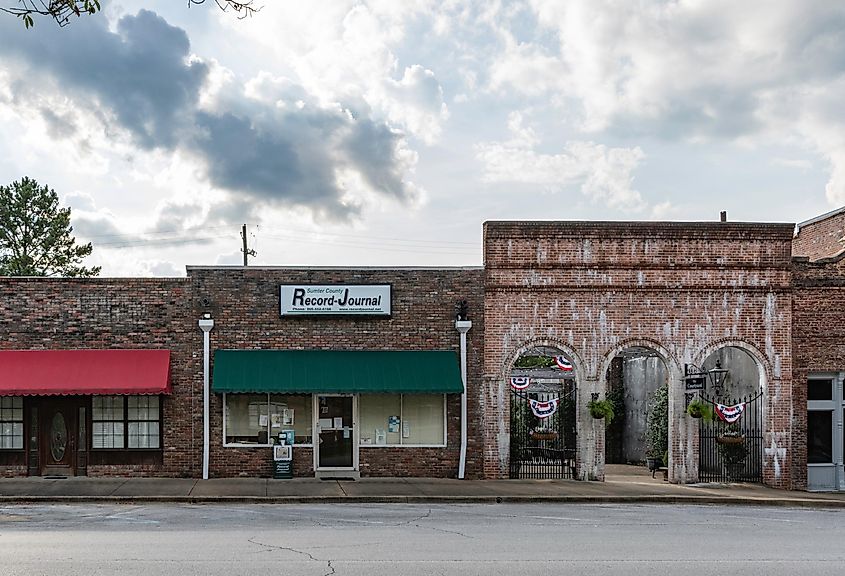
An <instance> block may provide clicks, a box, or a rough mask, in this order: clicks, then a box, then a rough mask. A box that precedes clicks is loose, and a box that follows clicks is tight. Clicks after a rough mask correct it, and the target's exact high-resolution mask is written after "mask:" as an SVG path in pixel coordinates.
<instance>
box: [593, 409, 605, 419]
mask: <svg viewBox="0 0 845 576" xmlns="http://www.w3.org/2000/svg"><path fill="white" fill-rule="evenodd" d="M590 416H592V417H593V418H595V419H596V420H601V419H602V418H604V412H602V411H601V410H590Z"/></svg>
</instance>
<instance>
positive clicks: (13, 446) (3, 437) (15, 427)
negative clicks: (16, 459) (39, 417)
mask: <svg viewBox="0 0 845 576" xmlns="http://www.w3.org/2000/svg"><path fill="white" fill-rule="evenodd" d="M0 450H23V398H21V397H20V396H4V397H0Z"/></svg>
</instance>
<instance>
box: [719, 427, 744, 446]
mask: <svg viewBox="0 0 845 576" xmlns="http://www.w3.org/2000/svg"><path fill="white" fill-rule="evenodd" d="M716 442H717V443H718V444H725V445H735V444H742V443H744V442H745V436H743V434H742V431H741V430H740V429H739V426H737V425H736V424H731V425H730V426H728V427H727V428H725V429H724V430H722V431H721V432H719V434H718V436H716Z"/></svg>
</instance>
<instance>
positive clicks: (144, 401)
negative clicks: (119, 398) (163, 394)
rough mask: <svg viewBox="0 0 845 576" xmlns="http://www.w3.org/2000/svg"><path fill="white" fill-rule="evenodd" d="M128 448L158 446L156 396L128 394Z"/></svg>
mask: <svg viewBox="0 0 845 576" xmlns="http://www.w3.org/2000/svg"><path fill="white" fill-rule="evenodd" d="M126 402H127V409H128V413H127V420H128V421H129V447H130V448H158V447H159V446H160V445H161V444H160V438H161V436H160V431H159V408H158V396H129V397H128V398H127V399H126Z"/></svg>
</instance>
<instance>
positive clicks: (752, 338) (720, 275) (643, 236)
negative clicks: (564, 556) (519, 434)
mask: <svg viewBox="0 0 845 576" xmlns="http://www.w3.org/2000/svg"><path fill="white" fill-rule="evenodd" d="M792 232H793V227H792V226H791V225H782V224H745V223H718V222H487V223H485V225H484V261H485V313H484V318H485V338H484V359H485V366H484V374H485V378H484V380H485V385H484V386H483V387H482V393H481V398H480V400H481V401H482V405H483V407H484V471H485V476H487V477H503V476H504V470H505V468H504V465H503V464H504V463H505V462H506V460H507V452H506V450H503V448H505V447H506V446H507V441H508V438H507V427H506V425H505V424H504V423H503V422H501V420H500V419H499V416H498V413H499V412H500V411H501V410H502V408H504V405H503V404H504V402H503V394H502V386H503V384H504V378H503V377H502V376H503V374H504V371H505V370H506V369H507V367H509V366H510V365H511V363H512V361H513V359H514V358H515V355H516V354H517V351H518V350H519V349H520V348H521V347H523V346H525V345H527V344H528V343H536V342H548V343H549V344H551V345H555V346H557V347H559V348H560V349H561V350H563V351H565V352H566V353H568V354H571V358H572V360H573V362H576V363H577V366H578V371H579V372H578V378H579V387H578V390H579V395H578V404H579V407H578V410H579V419H583V416H584V414H583V413H582V412H581V411H582V410H586V403H587V402H588V401H589V399H590V393H592V392H598V393H603V392H604V390H605V383H604V382H603V378H604V374H603V370H605V369H606V364H607V363H608V362H609V358H612V357H613V356H614V355H615V354H616V351H618V350H619V349H624V348H625V347H627V346H631V345H632V344H633V343H636V342H640V343H642V344H644V345H645V346H647V347H649V348H652V349H654V350H656V351H658V352H659V353H660V354H661V355H662V356H663V358H664V360H665V361H666V363H667V367H668V368H669V371H670V378H671V380H670V381H671V385H670V390H672V394H673V397H672V399H671V400H670V418H671V420H672V422H673V423H675V425H673V429H674V430H675V431H674V432H670V434H671V436H672V439H671V442H672V449H671V455H672V469H671V470H670V477H671V478H672V479H673V480H674V481H677V482H686V481H691V480H692V479H694V478H695V475H696V472H697V469H696V467H695V466H694V465H693V463H692V462H689V458H691V456H688V455H689V454H691V453H692V450H690V447H691V446H692V444H693V443H694V441H695V438H694V436H693V435H692V434H691V429H687V428H688V427H689V426H690V425H689V424H687V423H686V420H689V419H686V418H684V417H683V408H684V395H683V389H682V387H683V379H682V367H683V364H684V363H690V362H693V361H694V359H698V358H699V356H700V355H701V354H702V353H703V351H704V350H707V349H708V348H709V347H711V346H713V345H715V344H717V343H718V344H721V345H725V343H726V342H728V341H738V342H764V343H765V346H763V347H759V348H755V350H756V357H757V358H758V359H759V360H760V361H761V364H762V365H763V366H764V367H765V369H766V371H767V372H769V373H771V375H769V374H767V377H768V378H767V383H768V388H769V391H770V396H773V395H774V390H777V394H778V401H779V402H782V404H778V408H777V409H778V410H781V412H783V414H788V413H789V410H790V409H791V404H792V390H791V370H792V366H791V362H792V360H791V342H790V340H789V334H790V330H791V321H792V318H791V298H790V293H789V290H790V274H791V242H792ZM770 403H771V401H770ZM770 420H771V419H770ZM774 422H775V424H774V428H773V429H772V434H771V437H772V438H771V439H772V440H773V441H774V444H773V446H774V447H773V450H774V452H773V453H775V454H781V452H780V451H781V450H782V449H783V448H782V445H783V443H784V442H785V443H786V444H787V445H788V443H789V441H791V434H790V426H791V424H789V423H787V421H786V419H781V420H777V419H775V420H774ZM591 427H592V423H590V425H589V426H586V425H581V426H580V428H579V445H580V444H582V443H583V444H584V445H585V446H589V447H590V448H585V450H586V452H584V453H580V454H579V455H580V456H581V463H582V465H583V468H582V469H581V470H580V471H579V477H580V478H583V479H602V478H603V461H602V460H603V458H602V457H601V456H600V453H601V451H602V450H603V435H602V432H601V431H600V430H591V429H590V428H591ZM591 434H592V435H591ZM778 466H780V467H781V468H783V467H784V466H788V464H787V463H785V462H784V461H783V460H780V461H778ZM767 481H769V483H771V484H772V485H775V486H779V487H786V486H785V485H784V480H783V479H781V478H778V477H776V476H775V475H772V476H771V477H770V478H769V479H768V480H767Z"/></svg>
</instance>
